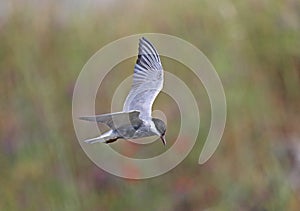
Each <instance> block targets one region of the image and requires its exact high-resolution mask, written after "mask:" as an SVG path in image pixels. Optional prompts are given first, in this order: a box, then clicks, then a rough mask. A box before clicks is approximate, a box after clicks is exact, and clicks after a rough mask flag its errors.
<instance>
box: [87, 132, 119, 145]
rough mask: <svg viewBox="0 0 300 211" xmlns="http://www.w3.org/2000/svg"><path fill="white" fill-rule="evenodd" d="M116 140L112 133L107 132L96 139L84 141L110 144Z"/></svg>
mask: <svg viewBox="0 0 300 211" xmlns="http://www.w3.org/2000/svg"><path fill="white" fill-rule="evenodd" d="M117 139H118V137H117V136H115V135H113V131H108V132H106V133H104V134H102V135H101V136H98V137H96V138H91V139H86V140H84V142H85V143H89V144H94V143H107V144H108V143H112V142H114V141H116V140H117Z"/></svg>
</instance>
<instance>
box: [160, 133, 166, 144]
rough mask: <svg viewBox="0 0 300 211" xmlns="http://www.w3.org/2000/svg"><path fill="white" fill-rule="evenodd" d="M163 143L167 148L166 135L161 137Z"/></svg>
mask: <svg viewBox="0 0 300 211" xmlns="http://www.w3.org/2000/svg"><path fill="white" fill-rule="evenodd" d="M160 139H161V141H162V142H163V144H164V145H165V146H166V144H167V142H166V137H165V135H163V136H161V137H160Z"/></svg>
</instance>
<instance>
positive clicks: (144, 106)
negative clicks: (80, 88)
mask: <svg viewBox="0 0 300 211" xmlns="http://www.w3.org/2000/svg"><path fill="white" fill-rule="evenodd" d="M138 51H139V52H138V58H137V61H136V64H135V66H134V74H133V83H132V86H131V90H130V92H129V94H128V96H127V98H126V100H125V103H124V107H123V111H121V112H117V113H109V114H102V115H96V116H85V117H80V119H82V120H87V121H94V122H99V123H102V124H105V125H107V126H108V127H109V128H110V130H109V131H107V132H105V133H104V134H102V135H100V136H98V137H96V138H91V139H87V140H85V142H86V143H91V144H92V143H97V142H100V143H101V142H102V143H112V142H115V141H117V140H118V139H136V138H142V137H149V136H159V137H160V138H161V140H162V142H163V144H164V145H166V140H165V133H166V125H165V123H164V122H163V121H162V120H160V119H157V118H152V116H151V113H152V105H153V102H154V100H155V98H156V97H157V95H158V94H159V92H160V91H161V90H162V88H163V81H164V73H163V68H162V64H161V61H160V57H159V55H158V53H157V51H156V49H155V48H154V46H153V45H152V44H151V43H150V42H149V41H148V40H147V39H146V38H144V37H142V38H141V39H140V40H139V49H138Z"/></svg>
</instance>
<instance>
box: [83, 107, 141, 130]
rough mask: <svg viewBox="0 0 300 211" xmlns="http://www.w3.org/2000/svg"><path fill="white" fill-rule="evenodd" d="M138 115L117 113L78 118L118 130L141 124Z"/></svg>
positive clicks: (133, 112) (132, 112) (135, 113)
mask: <svg viewBox="0 0 300 211" xmlns="http://www.w3.org/2000/svg"><path fill="white" fill-rule="evenodd" d="M139 114H140V112H139V111H130V112H117V113H111V114H103V115H96V116H83V117H79V119H81V120H86V121H92V122H100V123H103V124H106V125H107V126H108V127H110V128H111V129H118V128H119V127H121V126H122V127H124V126H125V125H132V126H133V127H134V128H135V127H138V126H139V125H140V124H142V120H140V118H139Z"/></svg>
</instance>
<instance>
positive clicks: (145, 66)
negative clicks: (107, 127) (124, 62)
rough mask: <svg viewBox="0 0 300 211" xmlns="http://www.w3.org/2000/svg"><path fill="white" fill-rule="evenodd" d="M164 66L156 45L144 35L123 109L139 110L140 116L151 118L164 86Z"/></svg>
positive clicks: (145, 118) (144, 118)
mask: <svg viewBox="0 0 300 211" xmlns="http://www.w3.org/2000/svg"><path fill="white" fill-rule="evenodd" d="M163 80H164V79H163V68H162V65H161V61H160V58H159V55H158V53H157V51H156V49H155V48H154V46H153V45H152V44H151V43H150V42H149V41H148V40H146V39H145V38H144V37H143V38H141V39H140V42H139V55H138V59H137V61H136V64H135V67H134V74H133V84H132V87H131V90H130V92H129V94H128V96H127V98H126V101H125V104H124V107H123V111H130V110H138V111H140V118H141V119H143V120H148V119H151V110H152V104H153V102H154V100H155V98H156V96H157V95H158V93H159V92H160V91H161V89H162V87H163Z"/></svg>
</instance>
